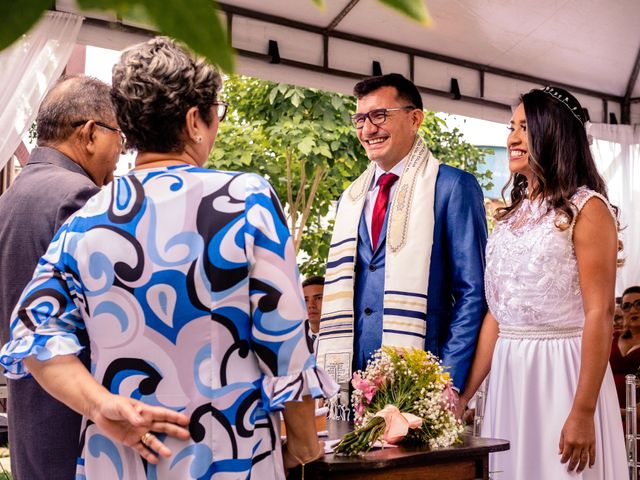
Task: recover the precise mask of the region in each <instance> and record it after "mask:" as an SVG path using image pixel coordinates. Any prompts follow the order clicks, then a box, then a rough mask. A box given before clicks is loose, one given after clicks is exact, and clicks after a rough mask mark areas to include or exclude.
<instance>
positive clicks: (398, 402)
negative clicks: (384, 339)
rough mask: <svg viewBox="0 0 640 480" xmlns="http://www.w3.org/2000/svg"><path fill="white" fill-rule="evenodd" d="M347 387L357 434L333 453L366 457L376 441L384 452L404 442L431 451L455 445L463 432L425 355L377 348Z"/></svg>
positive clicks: (442, 375) (447, 388) (450, 396)
mask: <svg viewBox="0 0 640 480" xmlns="http://www.w3.org/2000/svg"><path fill="white" fill-rule="evenodd" d="M351 384H352V385H353V388H354V390H353V394H352V395H351V401H352V404H353V408H354V411H355V424H356V429H355V430H354V431H353V432H351V433H348V434H346V435H345V436H344V437H343V438H342V440H341V441H340V443H338V445H336V447H335V452H337V453H344V454H346V455H356V454H358V453H360V452H368V451H369V450H370V449H371V448H372V447H373V445H374V443H375V442H376V441H377V440H380V441H381V442H382V445H383V446H384V444H385V443H391V444H393V443H398V442H400V441H406V442H411V443H415V444H420V445H429V447H431V448H437V447H448V446H450V445H453V444H454V443H456V442H458V441H459V438H460V434H461V433H462V431H463V426H462V424H461V422H460V421H459V420H457V419H456V418H455V415H454V413H453V402H454V398H455V394H454V392H453V390H452V384H451V379H450V377H449V374H448V373H446V372H445V371H444V368H443V367H442V365H441V364H440V362H439V360H438V358H437V357H435V356H434V355H433V354H431V353H430V352H425V351H423V350H416V349H403V348H393V347H382V348H381V349H379V350H377V351H376V352H375V353H374V355H373V358H372V359H371V360H370V361H369V363H368V365H367V368H366V369H365V370H364V372H363V371H357V372H355V373H354V374H353V379H352V381H351Z"/></svg>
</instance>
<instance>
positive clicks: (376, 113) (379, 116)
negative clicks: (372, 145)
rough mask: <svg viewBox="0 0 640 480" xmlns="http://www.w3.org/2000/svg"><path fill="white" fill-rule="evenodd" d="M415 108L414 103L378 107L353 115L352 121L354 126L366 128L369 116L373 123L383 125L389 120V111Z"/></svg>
mask: <svg viewBox="0 0 640 480" xmlns="http://www.w3.org/2000/svg"><path fill="white" fill-rule="evenodd" d="M415 108H416V107H414V106H413V105H407V106H406V107H398V108H376V109H375V110H371V111H370V112H367V113H356V114H355V115H351V121H352V122H353V126H354V127H356V128H357V129H358V130H360V129H361V128H364V124H365V122H366V121H367V118H368V119H369V121H370V122H371V123H372V124H373V125H376V126H377V125H382V124H383V123H384V122H386V121H387V117H388V116H389V112H395V111H397V110H415Z"/></svg>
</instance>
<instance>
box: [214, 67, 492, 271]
mask: <svg viewBox="0 0 640 480" xmlns="http://www.w3.org/2000/svg"><path fill="white" fill-rule="evenodd" d="M223 96H224V97H225V99H226V100H227V101H228V102H229V104H230V113H229V117H228V119H227V120H225V122H223V123H222V124H221V126H220V133H219V135H218V138H217V140H216V148H215V149H214V151H213V152H212V154H211V156H210V158H209V162H208V164H207V166H208V167H210V168H217V169H222V170H244V171H251V172H255V173H259V174H260V175H263V176H264V177H266V178H267V179H268V180H269V181H270V182H271V183H272V185H273V186H274V188H275V190H276V193H277V194H278V196H279V197H280V199H281V201H282V202H283V205H284V208H285V213H286V215H287V219H288V223H289V227H290V229H291V231H292V235H293V239H294V245H295V247H296V251H298V252H300V253H301V257H302V262H301V266H300V269H301V271H302V272H303V273H304V274H306V275H310V274H318V273H322V272H323V271H324V265H325V262H326V258H327V254H328V252H329V243H330V239H331V231H332V227H333V220H332V219H329V218H328V214H329V213H330V211H331V207H332V205H334V204H335V201H336V200H338V198H339V197H340V194H341V193H342V192H343V190H344V189H345V188H346V187H347V186H348V185H349V184H350V183H351V182H352V181H353V180H355V179H356V178H357V177H358V175H360V174H361V173H362V172H363V171H364V170H365V168H366V167H367V165H368V159H367V157H366V155H365V152H364V149H363V148H362V147H361V146H360V144H359V142H358V139H357V137H356V135H355V131H354V129H353V126H352V125H351V120H350V118H349V117H350V115H351V114H352V113H353V112H354V111H355V108H356V102H355V99H354V98H353V97H350V96H346V95H341V94H338V93H330V92H325V91H322V90H316V89H310V88H302V87H296V86H292V85H284V84H277V83H273V82H269V81H265V80H259V79H255V78H249V77H242V76H231V77H229V78H228V79H227V80H226V81H225V86H224V93H223ZM421 132H422V134H423V135H424V137H425V140H426V141H427V143H428V145H429V148H430V149H431V150H432V152H433V153H434V155H436V156H437V157H438V158H439V159H440V160H441V161H442V162H444V163H447V164H450V165H453V166H455V167H459V168H462V169H464V170H467V171H470V172H471V173H474V174H477V173H478V165H479V164H480V163H481V162H482V159H483V153H482V151H481V150H480V149H478V148H476V147H474V146H473V145H470V144H468V143H466V142H465V141H464V140H463V138H462V134H461V133H460V132H459V131H458V130H457V129H455V130H453V131H449V130H448V129H447V127H446V123H445V121H444V120H443V119H441V118H440V117H438V116H436V115H435V114H434V113H433V112H429V111H427V112H425V121H424V123H423V127H422V130H421ZM478 177H479V180H480V182H481V183H483V184H484V185H485V186H489V180H490V174H481V175H478Z"/></svg>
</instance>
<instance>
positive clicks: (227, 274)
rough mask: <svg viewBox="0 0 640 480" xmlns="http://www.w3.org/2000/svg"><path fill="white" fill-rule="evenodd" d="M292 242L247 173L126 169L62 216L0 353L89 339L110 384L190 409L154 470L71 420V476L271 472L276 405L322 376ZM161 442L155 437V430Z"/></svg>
mask: <svg viewBox="0 0 640 480" xmlns="http://www.w3.org/2000/svg"><path fill="white" fill-rule="evenodd" d="M305 319H306V308H305V303H304V300H303V295H302V289H301V287H300V283H299V279H298V270H297V267H296V258H295V251H294V248H293V244H292V240H291V237H290V234H289V231H288V228H287V224H286V221H285V219H284V217H283V214H282V210H281V208H280V205H279V202H278V200H277V197H276V196H275V194H274V192H273V191H272V189H271V188H270V186H269V184H268V183H267V182H266V181H265V180H264V179H263V178H261V177H259V176H257V175H253V174H237V173H228V172H219V171H212V170H207V169H203V168H197V167H191V166H175V167H165V168H155V169H147V170H140V171H133V172H131V173H130V174H129V175H127V176H125V177H122V178H119V179H117V180H115V181H114V182H113V183H112V184H111V185H110V186H109V187H107V188H106V189H104V190H103V191H102V192H101V193H99V194H98V195H96V196H95V197H94V198H92V199H91V200H90V201H89V202H88V203H87V204H86V206H85V207H84V208H83V209H81V210H80V211H78V212H77V213H76V214H75V215H73V216H72V217H71V218H70V219H69V220H68V221H67V223H65V224H64V225H63V227H62V228H61V229H60V231H59V232H58V233H57V234H56V236H55V238H54V239H53V241H52V243H51V245H50V246H49V249H48V251H47V253H46V254H45V255H44V256H43V257H42V259H41V260H40V263H39V266H38V268H37V270H36V272H35V276H34V279H33V280H32V281H31V283H30V284H29V285H28V286H27V288H26V289H25V292H24V293H23V295H22V297H21V300H20V303H19V304H18V306H17V307H16V309H15V310H14V314H13V319H12V324H11V341H10V342H9V343H8V344H7V345H5V346H4V348H3V349H2V352H1V358H0V361H1V362H2V364H3V366H4V367H5V368H6V369H7V371H8V372H9V374H10V375H11V376H14V377H20V376H24V375H26V374H28V372H27V371H26V369H25V366H24V363H23V362H22V359H23V358H24V357H26V356H29V355H37V358H38V359H40V360H47V359H50V358H52V357H54V356H56V355H68V354H77V353H78V352H79V351H80V350H81V348H82V347H81V346H80V344H79V343H78V339H77V337H76V332H77V331H78V330H79V329H86V330H87V332H88V334H89V338H90V340H91V358H92V362H91V363H92V373H93V375H94V376H95V378H96V379H97V380H98V381H99V382H100V383H102V385H104V386H105V387H106V388H107V389H109V390H110V391H111V392H113V393H117V394H120V395H125V396H130V397H133V398H136V399H139V400H141V401H143V402H146V403H148V404H152V405H158V406H164V407H168V408H171V409H174V410H176V411H179V412H183V413H185V414H186V415H187V416H189V417H190V419H191V423H190V425H189V430H190V432H191V438H190V440H188V441H183V440H178V439H175V438H166V440H165V442H166V444H167V446H168V447H169V448H170V449H171V450H172V451H173V453H174V454H173V456H172V457H171V458H169V459H161V460H160V463H159V464H158V465H151V464H147V463H146V462H144V461H143V460H142V458H141V457H140V456H139V455H138V454H137V453H136V452H135V451H134V450H133V449H130V448H128V447H125V446H123V445H121V444H118V443H115V442H112V441H111V440H109V439H108V438H107V437H106V436H105V435H103V434H102V433H101V431H100V429H99V428H97V426H96V425H95V424H93V423H92V422H90V421H87V419H85V420H84V424H83V430H82V435H81V438H80V447H79V452H80V457H79V460H78V468H77V476H76V479H77V480H80V479H85V478H86V479H89V480H95V479H109V480H112V479H142V478H148V479H156V478H158V479H180V480H183V479H209V478H215V479H237V478H249V477H250V476H251V477H253V478H258V479H273V478H275V479H277V478H284V472H283V469H282V457H281V451H280V435H279V419H278V413H277V412H278V411H279V410H281V409H282V408H284V402H287V401H290V400H298V399H300V398H301V397H302V395H305V394H310V395H312V396H313V397H321V396H324V397H328V396H331V395H333V394H334V393H335V392H336V391H337V386H336V385H335V384H334V383H333V382H332V381H331V380H330V379H329V377H327V376H326V374H325V373H324V371H322V370H321V369H319V368H318V367H316V363H315V358H314V355H313V346H312V340H311V337H310V335H309V332H308V322H306V321H305ZM161 438H162V437H161Z"/></svg>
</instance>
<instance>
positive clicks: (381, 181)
mask: <svg viewBox="0 0 640 480" xmlns="http://www.w3.org/2000/svg"><path fill="white" fill-rule="evenodd" d="M396 180H398V176H397V175H395V174H393V173H383V174H382V175H380V178H378V186H379V187H380V188H379V189H378V196H377V197H376V203H375V205H374V206H373V216H372V217H371V246H372V247H373V250H374V251H375V249H376V247H377V246H378V239H379V238H380V230H382V224H383V223H384V216H385V215H386V214H387V205H389V192H391V187H392V186H393V184H394V183H396Z"/></svg>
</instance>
